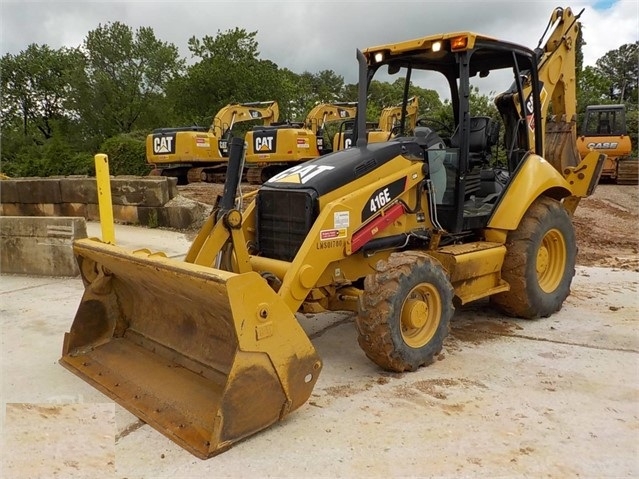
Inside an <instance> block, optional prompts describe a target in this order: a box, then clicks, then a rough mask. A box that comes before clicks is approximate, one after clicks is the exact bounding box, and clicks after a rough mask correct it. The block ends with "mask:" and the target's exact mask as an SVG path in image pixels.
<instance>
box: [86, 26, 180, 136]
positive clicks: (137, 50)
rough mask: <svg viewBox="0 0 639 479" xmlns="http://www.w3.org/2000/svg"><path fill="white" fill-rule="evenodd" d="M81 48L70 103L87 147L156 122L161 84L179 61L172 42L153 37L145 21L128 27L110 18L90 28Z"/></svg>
mask: <svg viewBox="0 0 639 479" xmlns="http://www.w3.org/2000/svg"><path fill="white" fill-rule="evenodd" d="M82 50H83V52H84V54H85V63H84V65H83V67H84V68H83V69H82V71H81V74H80V77H79V78H78V79H77V80H78V82H77V85H78V86H77V89H78V94H77V95H76V104H75V106H76V110H77V111H78V112H79V114H80V116H81V117H82V120H83V123H84V125H85V127H86V133H87V135H91V136H93V138H94V142H93V145H92V146H93V147H95V148H97V146H98V145H99V144H100V143H101V142H102V141H103V140H104V139H106V138H109V137H112V136H115V135H117V134H120V133H128V132H131V131H133V130H135V129H140V128H150V127H151V126H152V125H153V124H154V123H155V122H157V116H158V113H157V105H158V103H161V102H163V98H164V89H165V87H166V85H167V83H168V82H169V81H171V80H172V79H174V78H176V77H177V76H178V75H179V73H180V72H181V70H182V69H183V66H184V60H183V59H180V58H179V55H178V49H177V47H176V46H175V45H173V44H169V43H166V42H162V41H160V40H158V39H157V38H156V37H155V34H154V33H153V29H151V28H149V27H141V28H138V29H137V30H136V31H135V32H133V30H132V29H131V27H128V26H126V25H124V24H123V23H120V22H114V23H109V24H106V25H99V26H98V28H97V29H95V30H92V31H90V32H89V33H88V35H87V37H86V38H85V40H84V43H83V48H82Z"/></svg>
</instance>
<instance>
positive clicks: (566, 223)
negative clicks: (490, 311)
mask: <svg viewBox="0 0 639 479" xmlns="http://www.w3.org/2000/svg"><path fill="white" fill-rule="evenodd" d="M506 249H507V253H506V258H505V259H504V265H503V267H502V277H503V279H505V280H506V281H507V282H508V283H509V284H510V291H507V292H504V293H499V294H497V295H495V296H492V297H491V298H490V300H491V304H492V305H493V306H495V307H496V308H497V309H498V310H500V311H501V312H503V313H505V314H508V315H510V316H516V317H519V318H524V319H535V318H540V317H547V316H550V315H551V314H553V313H554V312H556V311H559V310H560V309H561V307H562V305H563V303H564V300H565V299H566V298H567V297H568V295H569V294H570V284H571V283H572V278H573V276H574V275H575V261H576V257H577V245H576V242H575V231H574V228H573V224H572V221H571V219H570V216H569V215H568V212H567V211H566V209H565V208H564V207H563V206H562V205H561V203H559V202H558V201H556V200H553V199H552V198H547V197H540V198H538V199H537V200H535V201H534V202H533V204H532V205H531V206H530V208H529V209H528V211H527V212H526V214H525V215H524V217H523V219H522V220H521V223H520V224H519V227H518V228H517V230H515V231H512V232H510V233H509V234H508V238H507V240H506Z"/></svg>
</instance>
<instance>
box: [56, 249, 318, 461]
mask: <svg viewBox="0 0 639 479" xmlns="http://www.w3.org/2000/svg"><path fill="white" fill-rule="evenodd" d="M74 251H75V254H76V257H77V260H78V264H79V266H80V270H81V272H82V277H83V280H84V282H85V291H84V295H83V297H82V301H81V303H80V305H79V308H78V311H77V313H76V316H75V319H74V321H73V325H72V326H71V330H70V332H68V333H66V334H65V338H64V346H63V352H62V358H61V360H60V362H61V364H62V365H63V366H65V367H66V368H68V369H70V370H71V371H73V372H74V373H75V374H77V375H78V376H80V377H81V378H83V379H84V380H86V381H88V382H89V383H91V384H92V385H93V386H95V387H96V388H98V389H99V390H101V391H102V392H104V393H105V394H107V395H108V396H110V397H111V398H113V399H114V400H115V401H116V402H118V403H119V404H120V405H122V406H123V407H125V408H126V409H128V410H129V411H131V412H132V413H133V414H135V415H136V416H138V417H139V418H141V419H142V420H143V421H145V422H147V423H148V424H150V425H151V426H153V427H154V428H155V429H157V430H158V431H160V432H161V433H163V434H165V435H166V436H167V437H169V438H170V439H171V440H173V441H175V442H176V443H178V444H179V445H181V446H182V447H184V448H185V449H187V450H188V451H190V452H191V453H193V454H195V455H196V456H198V457H200V458H203V459H204V458H207V457H210V456H213V455H215V454H218V453H220V452H222V451H224V450H226V449H228V448H229V447H230V446H231V445H232V444H233V443H235V442H237V441H238V440H240V439H242V438H244V437H247V436H249V435H251V434H253V433H255V432H257V431H259V430H261V429H264V428H266V427H268V426H270V425H271V424H273V423H275V422H277V421H278V420H280V419H282V418H283V417H284V416H285V415H286V414H287V413H289V412H291V411H293V410H295V409H296V408H298V407H300V406H301V405H302V404H304V403H305V402H306V400H307V399H308V397H309V396H310V394H311V391H312V390H313V387H314V385H315V382H316V381H317V378H318V375H319V372H320V370H321V361H320V359H319V357H318V355H317V353H316V351H315V349H314V347H313V345H312V344H311V342H310V340H309V339H308V337H307V336H306V334H305V333H304V331H303V329H302V328H301V327H300V325H299V323H298V322H297V320H296V319H295V315H294V312H292V311H291V310H290V309H289V308H288V307H287V306H286V304H285V303H284V301H283V300H282V299H281V298H280V297H279V296H278V295H277V294H276V293H275V292H274V291H273V290H272V289H271V288H270V287H269V286H268V285H267V283H266V281H265V280H264V279H263V278H262V277H261V276H260V275H258V274H257V273H254V272H250V273H245V274H234V273H228V272H225V271H220V270H216V269H212V268H206V267H202V266H198V265H193V264H190V263H184V262H180V261H176V260H171V259H169V258H166V257H165V256H164V255H162V254H150V253H149V251H147V250H143V251H137V252H128V251H126V250H123V249H121V248H119V247H117V246H112V245H108V244H104V243H101V242H99V241H96V240H91V239H84V240H79V241H76V242H75V244H74Z"/></svg>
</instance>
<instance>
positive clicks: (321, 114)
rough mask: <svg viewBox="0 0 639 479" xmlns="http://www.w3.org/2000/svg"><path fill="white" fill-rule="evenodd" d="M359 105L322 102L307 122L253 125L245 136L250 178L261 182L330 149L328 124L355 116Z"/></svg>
mask: <svg viewBox="0 0 639 479" xmlns="http://www.w3.org/2000/svg"><path fill="white" fill-rule="evenodd" d="M356 106H357V103H356V102H336V103H320V104H318V105H315V106H314V107H313V108H312V109H311V111H309V112H308V115H306V119H305V121H304V123H288V122H287V123H283V124H281V125H277V124H276V125H270V126H268V125H266V126H255V127H253V129H252V130H251V131H248V132H247V133H246V136H245V137H244V139H245V141H246V143H247V150H246V160H245V161H246V163H245V165H246V168H247V174H246V177H247V180H248V182H249V183H251V184H254V185H261V184H262V183H264V182H265V181H266V180H268V179H269V178H270V177H271V176H275V175H276V174H277V173H280V172H281V171H284V170H285V169H286V168H288V167H290V166H294V165H297V164H299V163H303V162H305V161H308V160H311V159H313V158H317V157H319V156H321V155H324V154H326V153H329V152H330V151H331V149H330V147H329V145H326V144H325V143H324V136H325V132H326V128H327V126H328V125H329V124H333V123H335V122H338V121H342V122H343V121H346V120H348V119H351V118H354V117H355V111H356Z"/></svg>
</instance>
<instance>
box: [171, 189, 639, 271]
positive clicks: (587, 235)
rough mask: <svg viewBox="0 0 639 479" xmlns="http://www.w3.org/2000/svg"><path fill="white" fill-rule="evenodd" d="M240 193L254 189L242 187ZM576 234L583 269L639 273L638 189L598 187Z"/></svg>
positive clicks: (580, 213) (209, 198)
mask: <svg viewBox="0 0 639 479" xmlns="http://www.w3.org/2000/svg"><path fill="white" fill-rule="evenodd" d="M222 187H223V185H215V184H210V183H192V184H190V185H185V186H179V187H178V189H179V191H180V193H181V194H182V195H184V196H186V197H187V198H191V199H193V200H197V201H200V202H202V203H206V204H213V202H214V201H215V198H216V197H217V195H221V194H222ZM242 188H243V192H244V193H248V192H249V191H252V190H254V189H256V187H255V186H250V185H246V186H243V187H242ZM574 224H575V230H576V235H577V246H578V248H579V253H578V255H577V263H578V264H580V265H582V266H602V267H609V268H619V269H624V270H629V271H639V255H638V254H637V253H638V252H639V188H638V187H637V186H636V185H615V184H600V185H599V186H598V187H597V189H596V191H595V194H594V195H593V196H591V197H589V198H585V199H583V200H582V201H581V203H580V204H579V207H578V208H577V211H576V212H575V221H574Z"/></svg>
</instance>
